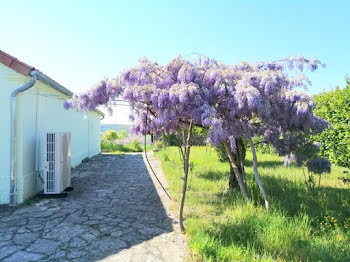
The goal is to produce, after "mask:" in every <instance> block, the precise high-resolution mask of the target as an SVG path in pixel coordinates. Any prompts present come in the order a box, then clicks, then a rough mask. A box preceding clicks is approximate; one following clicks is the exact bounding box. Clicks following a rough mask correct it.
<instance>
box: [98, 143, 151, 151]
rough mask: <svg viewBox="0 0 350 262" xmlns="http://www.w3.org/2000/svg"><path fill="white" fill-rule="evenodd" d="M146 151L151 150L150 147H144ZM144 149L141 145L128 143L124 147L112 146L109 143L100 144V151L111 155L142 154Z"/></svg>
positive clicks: (119, 145)
mask: <svg viewBox="0 0 350 262" xmlns="http://www.w3.org/2000/svg"><path fill="white" fill-rule="evenodd" d="M146 148H147V150H151V149H152V146H151V145H146ZM143 150H144V147H143V145H142V144H137V143H130V144H126V145H121V144H113V143H109V142H105V141H102V142H101V151H102V152H103V153H112V154H124V153H135V152H143Z"/></svg>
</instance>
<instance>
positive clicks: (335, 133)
mask: <svg viewBox="0 0 350 262" xmlns="http://www.w3.org/2000/svg"><path fill="white" fill-rule="evenodd" d="M346 82H347V87H346V88H344V89H340V88H339V87H337V88H336V89H335V90H331V91H329V92H325V93H322V94H320V95H316V96H315V98H314V101H315V103H316V110H315V113H316V114H317V115H318V116H319V117H321V118H323V119H326V120H328V121H329V122H331V124H332V125H333V128H331V127H329V128H327V129H326V130H325V131H324V132H322V133H321V134H319V135H317V136H314V137H313V138H312V139H313V140H315V141H319V142H321V144H322V145H321V148H320V155H321V156H322V157H325V158H327V159H328V160H330V161H331V162H332V163H334V164H337V165H340V166H344V167H350V79H349V78H347V80H346Z"/></svg>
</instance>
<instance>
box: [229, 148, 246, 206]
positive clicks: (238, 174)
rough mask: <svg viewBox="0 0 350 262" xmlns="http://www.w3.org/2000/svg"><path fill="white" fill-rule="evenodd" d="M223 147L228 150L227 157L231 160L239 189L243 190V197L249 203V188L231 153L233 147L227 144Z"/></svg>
mask: <svg viewBox="0 0 350 262" xmlns="http://www.w3.org/2000/svg"><path fill="white" fill-rule="evenodd" d="M223 145H224V147H225V149H226V153H227V156H228V158H229V160H230V165H231V167H232V169H233V172H234V174H235V176H236V179H237V182H238V186H239V189H240V190H241V193H242V196H243V198H244V199H245V200H247V201H248V200H249V197H248V192H247V187H246V184H245V182H244V180H245V179H244V178H243V174H242V172H241V170H239V169H238V167H237V165H236V160H235V159H234V155H233V153H232V151H231V147H230V145H229V144H228V143H227V142H225V143H223Z"/></svg>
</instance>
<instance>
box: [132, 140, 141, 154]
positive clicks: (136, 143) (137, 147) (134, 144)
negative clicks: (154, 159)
mask: <svg viewBox="0 0 350 262" xmlns="http://www.w3.org/2000/svg"><path fill="white" fill-rule="evenodd" d="M130 145H131V147H132V148H133V149H134V150H135V152H142V149H143V148H142V145H141V143H140V141H138V140H137V139H133V140H132V141H131V144H130Z"/></svg>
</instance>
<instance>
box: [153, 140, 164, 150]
mask: <svg viewBox="0 0 350 262" xmlns="http://www.w3.org/2000/svg"><path fill="white" fill-rule="evenodd" d="M166 147H167V144H166V143H165V142H164V140H158V141H156V142H154V145H153V151H154V152H158V151H161V150H162V149H164V148H166Z"/></svg>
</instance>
